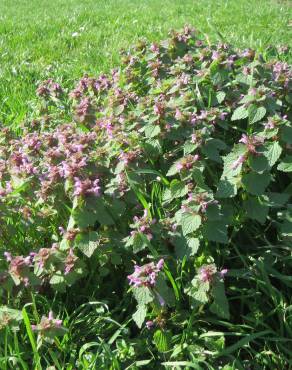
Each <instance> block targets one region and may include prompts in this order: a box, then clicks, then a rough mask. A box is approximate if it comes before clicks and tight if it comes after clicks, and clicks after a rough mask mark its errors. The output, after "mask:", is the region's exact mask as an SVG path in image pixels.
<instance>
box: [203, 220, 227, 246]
mask: <svg viewBox="0 0 292 370" xmlns="http://www.w3.org/2000/svg"><path fill="white" fill-rule="evenodd" d="M202 233H203V237H205V238H206V239H208V240H209V241H213V242H218V243H224V244H226V243H228V236H227V225H226V224H225V222H224V221H207V222H206V223H205V224H204V226H203V230H202Z"/></svg>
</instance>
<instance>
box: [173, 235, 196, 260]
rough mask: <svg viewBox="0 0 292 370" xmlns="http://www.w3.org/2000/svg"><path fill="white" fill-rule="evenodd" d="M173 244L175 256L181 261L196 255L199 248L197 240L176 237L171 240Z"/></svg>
mask: <svg viewBox="0 0 292 370" xmlns="http://www.w3.org/2000/svg"><path fill="white" fill-rule="evenodd" d="M173 244H174V246H175V254H176V256H177V257H178V258H179V259H181V260H182V259H183V258H184V257H187V258H189V257H190V256H194V255H195V254H196V253H197V251H198V249H199V246H200V241H199V239H197V238H185V237H183V236H176V237H175V238H174V239H173Z"/></svg>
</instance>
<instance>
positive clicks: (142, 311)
mask: <svg viewBox="0 0 292 370" xmlns="http://www.w3.org/2000/svg"><path fill="white" fill-rule="evenodd" d="M146 315H147V306H146V305H145V304H138V308H137V311H136V312H135V313H134V314H133V315H132V318H133V320H134V321H135V323H136V324H137V326H138V328H141V327H142V325H143V322H144V321H145V318H146Z"/></svg>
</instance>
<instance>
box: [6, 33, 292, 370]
mask: <svg viewBox="0 0 292 370" xmlns="http://www.w3.org/2000/svg"><path fill="white" fill-rule="evenodd" d="M279 57H280V54H279ZM291 76H292V70H291V66H290V65H288V64H287V62H285V61H281V60H279V59H277V60H276V59H273V58H269V57H268V55H267V56H263V55H258V54H257V52H256V51H254V50H251V49H246V50H238V49H235V48H233V47H232V46H230V45H228V44H225V43H219V44H214V45H213V44H210V43H209V41H208V40H207V42H205V41H204V40H203V39H201V38H200V34H199V33H198V32H197V31H196V30H195V29H193V28H191V27H189V26H185V27H184V29H183V30H182V31H181V32H175V31H173V32H171V33H170V35H169V39H168V40H166V41H163V42H161V43H153V44H151V43H148V42H146V41H145V40H141V41H140V42H139V43H138V44H137V45H136V46H135V47H133V48H132V49H130V50H129V51H122V52H121V66H120V67H119V68H117V69H114V70H113V71H112V72H111V73H110V74H109V75H101V76H99V77H97V78H95V77H90V76H88V75H85V76H84V77H83V78H82V79H81V80H80V81H79V82H78V83H77V84H76V86H75V88H74V89H73V90H72V91H69V90H68V89H67V88H64V87H61V86H60V84H59V83H57V82H55V81H53V80H51V79H49V80H47V81H45V82H43V83H41V85H40V86H39V87H38V89H37V95H38V100H37V102H36V103H35V109H34V112H33V113H32V114H31V117H27V119H26V121H25V122H23V125H22V126H21V127H19V129H18V130H17V132H16V131H13V130H12V129H9V128H2V129H1V132H0V221H1V239H0V250H2V251H3V253H4V255H3V258H2V259H1V260H0V294H1V302H2V304H3V305H5V306H8V305H11V306H12V307H11V309H19V308H21V307H22V305H24V304H25V303H27V301H28V300H29V298H28V297H30V296H31V295H32V296H34V295H35V294H36V296H37V297H38V299H40V298H39V297H43V298H42V299H47V300H49V301H50V300H53V302H54V305H56V306H57V301H58V302H59V303H60V302H67V303H66V313H67V314H68V315H69V316H70V315H72V327H70V330H69V332H68V333H67V334H66V341H68V340H69V339H68V338H73V337H74V335H76V341H77V342H78V344H76V346H75V347H74V351H73V352H72V356H71V357H70V360H68V361H71V360H72V358H73V357H74V356H76V357H78V354H77V352H78V351H79V349H81V348H83V347H82V346H83V342H82V340H83V339H84V338H88V340H89V341H91V342H93V341H94V340H97V339H96V335H97V334H94V332H93V331H91V327H90V326H91V324H90V323H91V322H94V323H96V322H97V321H94V320H97V318H96V317H97V316H98V315H99V312H101V311H98V310H96V312H95V313H94V314H93V313H92V312H91V313H88V315H89V316H88V320H89V321H86V320H85V321H86V325H85V324H84V325H85V326H84V327H83V328H80V326H79V325H80V320H81V318H80V316H78V315H79V314H78V312H79V311H78V310H79V308H78V307H82V309H83V308H84V305H85V304H88V301H94V302H97V301H98V302H103V303H104V304H106V305H107V307H108V309H109V312H112V315H113V319H109V318H107V321H106V320H105V321H103V322H102V324H101V321H98V322H99V325H100V327H102V328H104V329H103V333H102V334H101V335H100V336H99V337H98V341H100V342H104V341H105V340H107V339H109V338H111V339H109V340H110V345H109V346H108V349H107V351H108V350H109V348H110V347H111V346H112V345H113V343H114V342H115V340H116V339H117V338H118V337H119V336H120V334H121V333H124V335H125V337H124V339H123V340H124V341H125V342H123V343H122V342H117V349H116V351H117V353H118V355H112V356H113V357H112V358H116V361H120V364H119V366H120V367H119V368H126V367H127V366H130V363H131V362H132V360H133V358H134V357H135V356H136V357H135V358H137V360H139V361H140V360H143V361H144V360H145V357H143V356H144V355H145V356H146V353H147V355H148V354H150V353H151V358H152V359H151V361H152V363H151V366H152V367H153V366H154V367H155V366H158V367H157V368H159V367H160V366H161V362H163V361H164V362H165V361H166V357H167V356H168V357H167V358H168V359H169V360H170V362H171V361H173V359H178V361H186V363H188V361H197V362H196V363H197V364H199V363H200V362H201V361H203V362H205V363H212V364H213V365H214V366H215V368H220V367H222V366H224V365H226V366H227V365H228V363H229V361H230V358H231V357H228V356H229V355H230V353H233V354H234V358H237V357H240V356H242V361H243V362H242V364H243V365H242V364H241V363H240V366H239V368H244V366H245V365H246V366H248V359H249V353H253V352H259V351H261V350H264V348H265V346H263V347H261V345H262V344H263V343H264V342H263V341H264V339H263V338H265V337H267V336H268V334H269V335H270V334H271V333H273V335H274V333H275V332H276V331H277V330H278V328H279V327H278V324H277V323H276V322H278V320H279V316H277V315H276V314H275V311H274V309H275V305H276V306H277V305H280V304H282V303H283V302H288V299H289V297H290V295H289V289H291V284H290V283H287V284H285V281H286V277H287V276H288V275H289V274H290V272H291V270H289V269H290V268H291V259H289V258H290V257H289V248H288V246H289V245H290V243H291V240H292V205H291V195H292V188H291V179H292V177H291V173H292V124H291V102H292V92H291V87H292V82H291ZM282 258H283V260H282ZM131 261H137V262H131ZM154 261H157V262H154ZM133 266H134V267H133ZM133 268H134V272H133ZM288 271H290V272H288ZM263 281H265V282H266V283H267V282H268V283H267V284H269V288H264V287H263V285H262V284H263ZM282 288H283V289H282ZM241 289H242V290H241ZM266 289H270V293H268V290H266ZM281 289H282V291H283V297H282V298H281V299H280V298H279V296H278V295H277V294H278V293H275V292H279V291H281ZM271 292H274V293H273V294H274V295H275V296H274V298H273V300H271V294H272V293H271ZM290 293H291V290H290ZM259 295H261V297H260V296H259ZM12 296H13V297H15V302H14V300H11V297H12ZM132 296H134V298H135V300H136V303H137V306H136V309H135V307H134V302H133V299H132ZM52 297H55V298H54V299H53V298H52ZM265 299H266V302H267V304H266V305H264V306H263V305H262V304H260V302H261V300H265ZM40 302H41V301H39V302H34V306H33V307H34V310H36V306H38V308H39V309H41V307H42V305H41V304H40ZM281 302H282V303H281ZM258 304H260V307H261V308H260V309H259V306H258ZM287 304H288V303H287ZM60 305H61V303H60ZM283 305H284V306H283V315H285V312H284V311H285V309H286V308H284V307H286V306H285V305H286V303H283ZM51 306H52V305H50V307H51ZM255 307H257V308H256V309H255ZM80 309H81V308H80ZM76 310H77V311H76ZM239 311H240V312H239ZM76 312H77V313H76ZM103 312H105V311H103ZM44 314H46V312H44ZM275 315H276V316H275ZM70 317H71V316H70ZM86 317H87V316H86ZM260 318H261V320H262V321H261V322H262V323H261V324H259V323H260ZM90 320H93V321H90ZM69 321H70V320H69ZM120 321H122V322H123V324H122V326H121V328H120V329H119V330H120V332H119V333H118V334H116V333H115V334H114V333H113V326H112V325H114V323H115V322H118V323H119V322H120ZM132 321H134V323H132ZM105 322H107V323H109V322H111V324H108V326H107V327H105V326H104V325H106V324H105ZM69 325H71V324H69ZM74 325H76V331H75V329H74ZM119 325H120V324H119ZM236 325H239V326H238V328H240V329H236ZM137 327H138V328H137ZM268 327H269V328H270V329H269V330H270V332H265V330H268V329H267V328H268ZM61 328H63V327H62V326H61V322H60V321H59V320H56V319H54V318H53V316H52V314H51V313H50V314H49V317H46V316H43V318H42V319H41V322H40V323H39V324H38V325H37V326H36V327H35V328H34V329H35V330H36V331H37V332H38V333H39V334H41V335H42V336H49V337H50V338H51V339H52V338H54V337H55V336H56V335H59V334H60V333H61V334H65V331H63V329H62V330H61V331H60V329H61ZM145 328H146V329H149V330H144V329H145ZM150 329H151V330H150ZM82 330H83V331H82ZM253 330H255V332H254V331H253ZM209 331H210V332H211V334H210V335H209V334H208V332H209ZM215 332H216V333H217V334H216V335H215V334H214V333H215ZM235 332H236V335H243V336H246V338H247V337H248V338H251V339H250V342H244V343H248V345H249V350H245V349H244V348H242V346H241V347H240V348H239V346H237V344H236V342H237V340H238V339H236V336H235V334H234V333H235ZM75 333H77V334H75ZM137 333H138V334H137ZM212 333H213V334H212ZM256 333H264V334H262V335H261V334H259V337H257V334H256ZM219 334H220V335H219ZM225 334H226V336H225ZM78 335H79V337H78V338H77V336H78ZM253 335H255V336H253ZM140 336H141V337H140ZM212 336H215V337H216V338H217V339H216V338H215V339H214V341H213V339H212V338H213V337H212ZM218 336H219V337H218ZM225 337H226V338H227V339H228V340H227V339H226V342H225ZM280 337H281V338H282V339H283V338H286V337H287V338H288V337H289V329H288V327H287V325H286V324H285V325H284V324H283V326H282V329H281V335H280ZM74 338H75V337H74ZM81 338H83V339H81ZM133 338H136V339H135V340H133ZM137 338H139V339H137ZM218 338H219V339H218ZM252 338H255V339H257V338H258V339H257V340H253V339H252ZM282 339H281V340H282ZM261 341H262V342H261ZM26 343H27V340H26V341H25V342H24V344H23V346H25V345H26ZM146 343H147V345H146ZM259 343H260V344H259ZM275 343H276V342H275V341H274V342H273V341H271V342H269V347H268V348H269V350H270V351H272V352H273V353H275V358H273V359H272V360H271V361H272V362H271V363H272V365H271V366H272V368H273V366H274V368H281V367H280V366H282V362H281V361H283V358H286V357H287V354H286V355H283V353H285V351H284V350H283V351H284V352H283V353H282V347H281V345H279V346H278V345H277V344H275ZM127 346H129V348H130V349H131V350H130V349H129V348H128V347H127ZM147 346H150V347H149V352H147V349H146V348H145V347H147ZM126 347H127V350H126ZM142 347H143V348H142ZM171 350H173V355H172V354H171ZM82 351H83V350H82ZM84 351H85V349H84ZM100 351H101V352H100V353H101V354H100V356H99V360H96V361H100V362H98V363H97V362H96V363H95V366H97V367H98V368H110V366H108V367H107V365H104V364H105V363H106V362H104V363H103V362H102V361H106V360H105V358H106V356H108V352H106V351H105V349H104V347H103V348H102V349H100ZM249 351H250V352H249ZM264 352H265V354H263V356H264V358H266V357H265V356H266V353H268V351H266V350H265V351H264ZM106 353H107V354H106ZM121 353H122V354H121ZM161 353H163V356H164V357H161ZM194 353H196V359H194V355H193V354H194ZM80 356H81V355H80ZM90 356H91V355H90ZM90 356H89V357H90ZM165 356H166V357H165ZM232 356H233V355H232ZM283 356H284V357H283ZM285 356H286V357H285ZM146 358H148V357H146ZM232 358H233V357H232ZM78 361H79V360H78ZM151 361H150V362H151ZM240 361H241V360H240ZM246 361H247V362H246ZM269 361H270V360H269ZM150 362H149V363H150ZM263 363H264V362H263ZM107 364H108V363H107ZM261 365H262V364H261V363H259V366H261ZM68 366H69V365H68ZM70 366H71V365H70ZM74 366H75V365H74ZM74 366H73V367H74ZM104 366H105V367H104ZM115 366H118V365H115ZM198 366H199V365H198ZM265 366H266V365H265ZM68 368H71V367H68ZM117 368H118V367H117ZM127 368H129V367H127ZM198 368H199V367H198ZM226 369H227V368H226Z"/></svg>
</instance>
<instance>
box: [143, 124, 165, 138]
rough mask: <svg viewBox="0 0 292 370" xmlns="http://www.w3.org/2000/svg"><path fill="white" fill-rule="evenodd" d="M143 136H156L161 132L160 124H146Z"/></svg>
mask: <svg viewBox="0 0 292 370" xmlns="http://www.w3.org/2000/svg"><path fill="white" fill-rule="evenodd" d="M144 132H145V136H146V137H147V138H149V139H151V138H153V137H155V136H158V135H159V134H160V132H161V129H160V126H159V125H155V124H148V125H146V126H145V130H144Z"/></svg>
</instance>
